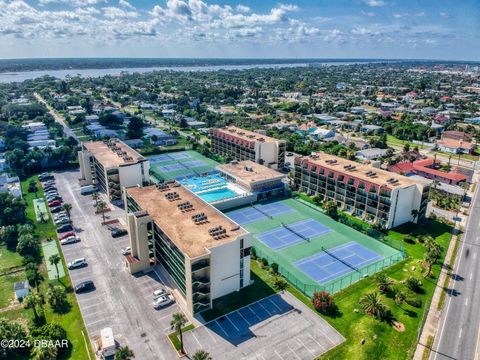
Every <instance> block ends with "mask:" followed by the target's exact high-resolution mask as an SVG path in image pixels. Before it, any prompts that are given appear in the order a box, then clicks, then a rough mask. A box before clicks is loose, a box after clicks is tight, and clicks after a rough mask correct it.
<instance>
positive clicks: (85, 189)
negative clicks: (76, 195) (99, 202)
mask: <svg viewBox="0 0 480 360" xmlns="http://www.w3.org/2000/svg"><path fill="white" fill-rule="evenodd" d="M95 191H97V187H96V186H95V185H85V186H82V187H81V188H80V194H82V195H90V194H93V193H94V192H95Z"/></svg>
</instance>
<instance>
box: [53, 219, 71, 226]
mask: <svg viewBox="0 0 480 360" xmlns="http://www.w3.org/2000/svg"><path fill="white" fill-rule="evenodd" d="M70 222H71V221H70V219H69V218H60V219H58V220H55V221H54V223H55V225H65V224H70Z"/></svg>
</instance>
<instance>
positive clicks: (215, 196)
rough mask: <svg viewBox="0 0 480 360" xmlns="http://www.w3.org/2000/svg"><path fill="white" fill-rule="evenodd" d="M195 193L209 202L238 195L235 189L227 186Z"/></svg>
mask: <svg viewBox="0 0 480 360" xmlns="http://www.w3.org/2000/svg"><path fill="white" fill-rule="evenodd" d="M197 195H198V196H199V197H201V198H202V199H203V200H205V201H206V202H209V203H211V202H214V201H218V200H224V199H228V198H231V197H235V196H238V194H237V193H236V192H235V191H232V190H230V189H229V188H222V189H217V190H212V191H207V192H204V193H201V194H197Z"/></svg>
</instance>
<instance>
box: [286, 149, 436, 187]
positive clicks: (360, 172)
mask: <svg viewBox="0 0 480 360" xmlns="http://www.w3.org/2000/svg"><path fill="white" fill-rule="evenodd" d="M295 159H296V160H297V159H300V160H301V161H306V162H309V163H310V164H313V165H320V166H322V167H324V168H327V169H330V170H334V171H336V172H340V173H343V174H345V175H348V176H352V177H355V178H357V179H360V180H363V181H366V182H369V183H373V184H376V185H378V186H387V187H388V188H391V189H393V188H406V187H409V186H412V185H417V184H419V185H427V184H428V182H425V181H420V180H415V179H412V178H409V177H406V176H403V175H400V174H397V173H394V172H390V171H386V170H383V169H379V168H376V167H373V166H371V165H368V164H360V163H358V162H355V161H351V160H347V159H344V158H341V157H338V156H334V155H330V154H326V153H323V152H317V153H314V154H312V155H310V156H297V157H296V158H295ZM373 173H374V174H373ZM369 174H370V176H369ZM392 180H396V182H393V181H392Z"/></svg>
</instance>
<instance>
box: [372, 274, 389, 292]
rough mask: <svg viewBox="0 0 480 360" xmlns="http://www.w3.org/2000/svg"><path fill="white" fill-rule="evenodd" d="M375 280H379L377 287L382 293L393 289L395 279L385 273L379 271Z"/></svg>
mask: <svg viewBox="0 0 480 360" xmlns="http://www.w3.org/2000/svg"><path fill="white" fill-rule="evenodd" d="M375 281H376V282H377V289H378V291H380V292H381V293H385V292H389V291H391V290H392V285H393V281H392V279H390V278H389V277H388V276H387V275H385V273H378V274H377V275H375Z"/></svg>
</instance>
